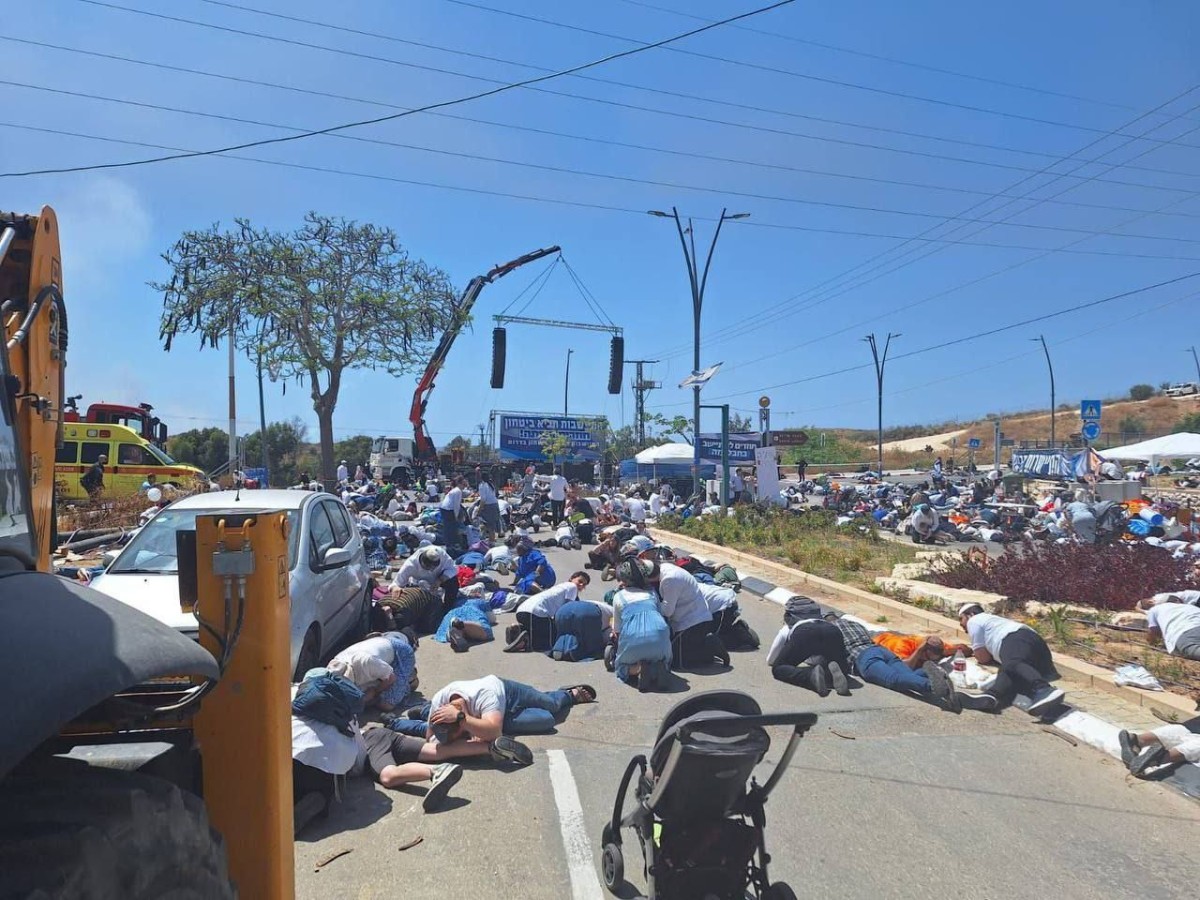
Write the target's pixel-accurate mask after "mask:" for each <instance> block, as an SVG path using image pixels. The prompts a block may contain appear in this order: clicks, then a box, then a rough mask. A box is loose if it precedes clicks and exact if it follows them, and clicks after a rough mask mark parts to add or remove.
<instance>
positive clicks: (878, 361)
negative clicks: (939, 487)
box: [863, 331, 900, 481]
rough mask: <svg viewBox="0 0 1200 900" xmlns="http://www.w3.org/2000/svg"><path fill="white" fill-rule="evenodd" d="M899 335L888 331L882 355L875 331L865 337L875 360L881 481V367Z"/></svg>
mask: <svg viewBox="0 0 1200 900" xmlns="http://www.w3.org/2000/svg"><path fill="white" fill-rule="evenodd" d="M897 337H900V334H899V333H897V334H892V332H890V331H889V332H888V335H887V339H886V340H885V341H884V342H883V355H882V356H880V354H879V344H878V342H877V341H876V340H875V333H874V332H871V333H870V334H868V335H867V336H866V337H865V338H863V340H864V341H866V342H867V343H868V344H870V345H871V357H872V358H873V359H874V360H875V384H876V387H877V389H878V400H879V480H880V481H883V369H884V367H885V366H886V365H887V355H888V349H889V348H890V347H891V346H892V338H897Z"/></svg>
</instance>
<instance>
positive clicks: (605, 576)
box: [600, 566, 617, 581]
mask: <svg viewBox="0 0 1200 900" xmlns="http://www.w3.org/2000/svg"><path fill="white" fill-rule="evenodd" d="M616 577H617V570H616V569H614V568H613V567H612V566H605V567H604V571H603V572H601V573H600V580H601V581H612V580H613V579H614V578H616Z"/></svg>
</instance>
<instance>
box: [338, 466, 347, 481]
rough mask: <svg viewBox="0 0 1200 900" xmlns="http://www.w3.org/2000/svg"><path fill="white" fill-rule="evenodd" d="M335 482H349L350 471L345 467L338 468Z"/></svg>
mask: <svg viewBox="0 0 1200 900" xmlns="http://www.w3.org/2000/svg"><path fill="white" fill-rule="evenodd" d="M337 480H338V481H349V480H350V470H349V469H347V468H346V467H345V466H338V468H337Z"/></svg>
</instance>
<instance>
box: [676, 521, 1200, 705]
mask: <svg viewBox="0 0 1200 900" xmlns="http://www.w3.org/2000/svg"><path fill="white" fill-rule="evenodd" d="M654 531H655V532H657V533H659V534H662V535H670V537H671V542H672V543H680V544H682V545H683V546H685V547H687V548H689V549H692V550H694V552H695V553H696V554H697V555H698V556H703V557H711V558H714V559H721V560H723V561H728V562H732V563H734V564H735V566H736V567H737V569H738V571H739V573H740V572H743V568H744V571H745V574H746V575H749V576H750V577H752V578H753V579H754V582H753V584H752V583H751V581H750V578H747V577H743V579H742V586H743V587H745V588H747V589H748V590H751V591H753V593H755V594H758V595H760V596H762V597H763V598H764V599H770V600H772V601H774V602H777V603H783V602H786V599H787V596H791V594H793V593H799V594H806V595H807V594H815V595H817V596H815V597H814V599H821V598H822V597H823V598H825V599H833V600H841V601H843V602H850V603H856V604H859V605H861V606H866V607H867V608H868V609H870V610H873V611H875V612H877V614H879V615H886V616H887V619H888V622H889V623H894V624H898V625H907V626H911V627H912V628H913V629H915V630H919V631H929V632H933V633H935V634H939V635H941V636H942V637H945V638H949V639H951V640H958V639H959V637H961V636H956V632H957V625H956V623H955V622H954V620H952V619H949V618H947V617H946V616H944V615H941V614H939V613H934V612H929V611H928V610H924V609H920V608H918V607H916V606H910V605H909V604H907V603H902V602H901V601H899V600H893V599H892V598H891V597H884V596H881V595H879V594H872V593H870V592H869V591H864V590H862V589H860V588H856V587H851V586H850V585H847V584H842V583H841V582H837V581H833V580H832V579H829V578H822V577H821V576H819V575H813V574H811V573H809V572H802V571H800V570H799V569H793V568H791V567H790V566H785V565H783V564H782V563H777V562H772V561H771V560H768V559H763V558H762V557H760V556H755V555H753V554H750V553H744V552H742V551H740V550H733V549H731V548H729V547H722V546H720V545H719V544H710V543H709V542H707V541H702V540H699V539H698V538H694V537H692V536H690V535H686V534H680V533H679V532H675V531H669V530H668V529H665V528H662V527H655V528H654ZM762 587H765V588H766V590H760V588H762ZM780 588H782V589H783V590H784V591H785V592H786V596H784V594H783V593H782V592H780V593H776V594H774V596H769V595H771V594H772V592H773V591H776V590H778V589H780ZM781 596H782V597H783V599H782V600H781V599H779V598H780V597H781ZM1054 664H1055V665H1056V666H1057V667H1058V670H1059V672H1060V673H1061V674H1062V676H1063V677H1064V678H1065V679H1067V680H1069V681H1073V682H1077V683H1079V684H1082V685H1084V686H1085V687H1090V688H1093V689H1095V690H1098V691H1104V692H1105V693H1108V694H1113V695H1114V696H1117V697H1120V698H1121V699H1122V700H1124V701H1125V702H1127V703H1130V704H1132V705H1135V706H1141V707H1144V708H1146V709H1148V710H1152V711H1154V712H1157V713H1158V715H1159V717H1160V718H1163V717H1165V719H1166V721H1168V722H1184V721H1187V720H1188V719H1191V718H1193V717H1194V716H1195V715H1196V704H1195V702H1194V701H1192V700H1191V699H1190V698H1189V697H1184V696H1181V695H1179V694H1172V693H1170V692H1169V691H1162V692H1159V691H1154V692H1148V691H1140V690H1137V689H1136V688H1130V687H1124V686H1123V685H1119V684H1116V683H1114V682H1113V680H1112V678H1113V675H1112V672H1110V671H1109V670H1107V669H1102V668H1100V667H1099V666H1094V665H1092V664H1091V663H1088V662H1084V661H1083V660H1081V659H1076V658H1075V657H1073V656H1067V655H1065V654H1062V653H1054Z"/></svg>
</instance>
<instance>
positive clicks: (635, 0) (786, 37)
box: [203, 0, 1136, 110]
mask: <svg viewBox="0 0 1200 900" xmlns="http://www.w3.org/2000/svg"><path fill="white" fill-rule="evenodd" d="M203 2H205V3H216V2H217V0H203ZM618 2H620V3H625V4H628V5H629V6H638V7H641V8H642V9H652V10H655V11H656V12H663V13H668V14H670V15H673V16H681V17H683V18H685V19H692V20H694V21H697V22H707V21H710V20H709V19H706V18H705V17H704V16H697V15H695V14H693V13H688V12H684V11H683V10H681V9H671V8H670V7H666V6H656V5H655V4H653V3H645V2H643V0H618ZM220 5H223V6H232V4H220ZM243 8H244V7H243ZM731 27H732V28H733V29H734V30H736V31H745V32H748V33H750V34H758V35H763V36H764V37H771V38H778V39H779V40H783V41H791V42H792V43H796V44H804V45H805V46H808V47H819V48H821V49H822V50H830V51H833V52H835V53H845V54H848V55H850V56H858V57H862V58H863V59H871V60H875V61H877V62H886V63H892V64H893V65H897V66H907V67H908V68H911V69H918V70H920V71H923V72H933V73H935V74H937V75H950V76H952V77H954V78H963V79H966V80H969V81H975V82H979V83H981V84H993V85H997V86H999V87H1006V88H1012V89H1013V90H1018V91H1029V92H1030V93H1034V94H1042V95H1044V96H1047V97H1058V98H1060V99H1063V100H1075V101H1078V102H1082V103H1094V104H1096V105H1097V106H1107V107H1109V108H1111V109H1124V110H1134V109H1135V108H1136V107H1133V106H1129V105H1127V104H1124V103H1114V102H1112V101H1111V100H1099V99H1097V98H1095V97H1084V96H1081V95H1079V94H1068V93H1064V92H1062V91H1055V90H1050V89H1049V88H1044V87H1037V86H1035V85H1029V84H1020V83H1019V82H1015V81H1004V80H1002V79H999V78H989V77H987V76H984V75H975V74H972V73H968V72H957V71H955V70H953V69H944V68H941V67H939V66H931V65H928V64H926V63H919V62H913V61H912V60H910V59H898V58H896V57H894V56H884V55H883V54H880V53H868V52H866V51H865V50H856V49H853V48H851V47H841V46H838V45H837V44H828V43H825V42H823V41H814V40H812V39H811V38H802V37H798V36H796V35H793V34H783V33H781V32H778V31H768V30H766V29H764V28H752V27H751V26H749V25H733V26H731Z"/></svg>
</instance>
